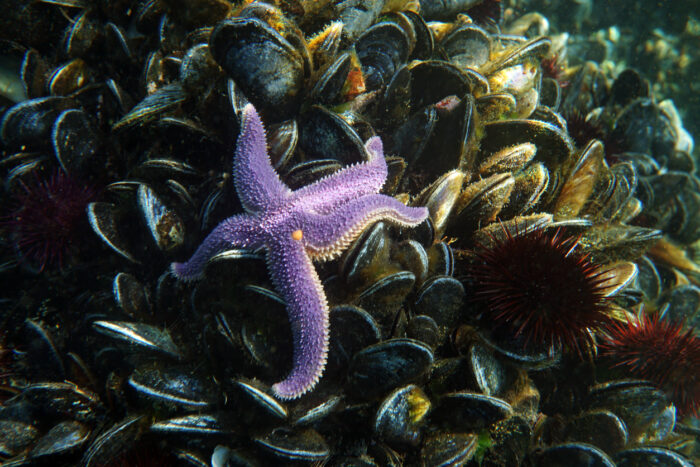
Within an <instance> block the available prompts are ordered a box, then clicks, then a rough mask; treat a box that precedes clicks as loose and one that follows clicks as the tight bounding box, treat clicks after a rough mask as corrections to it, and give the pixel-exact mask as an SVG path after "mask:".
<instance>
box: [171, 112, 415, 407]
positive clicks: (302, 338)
mask: <svg viewBox="0 0 700 467" xmlns="http://www.w3.org/2000/svg"><path fill="white" fill-rule="evenodd" d="M365 148H366V150H367V154H368V156H369V160H368V161H367V162H362V163H359V164H355V165H352V166H350V167H346V168H344V169H343V170H340V171H338V172H336V173H335V174H333V175H331V176H329V177H326V178H324V179H322V180H319V181H317V182H316V183H313V184H311V185H308V186H305V187H303V188H300V189H299V190H297V191H292V190H290V189H289V187H287V186H286V185H285V184H284V183H282V181H281V180H280V179H279V177H278V175H277V173H276V172H275V170H274V168H273V167H272V164H271V163H270V158H269V156H268V154H267V146H266V140H265V129H264V128H263V125H262V122H261V121H260V117H259V116H258V114H257V112H256V111H255V108H253V106H252V105H250V104H249V105H247V106H246V108H245V109H244V111H243V122H242V130H241V134H240V136H239V138H238V146H237V147H236V154H235V158H234V163H233V177H234V184H235V187H236V191H237V192H238V196H239V197H240V199H241V202H242V204H243V207H244V208H245V210H246V211H247V213H246V214H239V215H235V216H232V217H229V218H228V219H226V220H225V221H223V222H221V223H220V224H219V225H218V226H217V227H216V228H215V229H214V230H213V231H212V232H211V233H210V234H209V235H208V236H207V238H206V239H205V240H204V242H202V244H201V245H200V246H199V248H198V249H197V251H196V252H195V253H194V255H193V256H192V257H191V258H190V260H189V261H187V262H186V263H173V264H172V266H171V269H172V272H173V273H174V274H175V276H176V277H178V278H179V279H182V280H193V279H197V278H199V277H201V276H202V275H203V273H204V268H205V267H206V264H207V262H208V261H209V259H210V258H211V257H212V256H214V255H216V254H218V253H220V252H222V251H225V250H227V249H231V248H251V249H257V248H261V247H263V248H265V249H266V250H267V265H268V269H269V271H270V276H271V277H272V282H273V284H274V286H275V288H276V289H277V291H278V292H279V293H280V295H281V296H282V298H283V299H284V300H285V301H286V303H287V313H288V315H289V322H290V325H291V327H292V336H293V338H294V357H293V366H292V371H291V373H290V374H289V376H287V378H286V379H285V380H284V381H281V382H279V383H277V384H275V385H273V386H272V389H273V391H274V392H275V395H276V396H277V397H279V398H282V399H294V398H297V397H299V396H301V395H302V394H304V393H306V392H307V391H309V390H311V389H312V388H313V387H314V386H315V385H316V383H317V382H318V380H319V378H320V377H321V375H322V374H323V370H324V368H325V365H326V359H327V356H328V335H329V329H328V326H329V325H328V303H327V302H326V295H325V293H324V291H323V287H322V286H321V281H320V280H319V278H318V274H317V273H316V270H315V269H314V267H313V264H312V263H311V260H312V259H314V260H320V261H323V260H328V259H331V258H334V257H336V256H338V255H340V254H341V253H342V252H343V250H344V249H345V248H347V246H348V245H349V244H350V243H351V242H352V241H353V240H354V239H355V238H357V236H358V235H359V234H360V233H361V232H362V231H363V230H364V229H365V228H366V227H367V226H368V225H370V224H372V223H374V222H377V221H380V220H384V221H389V222H392V223H394V224H397V225H401V226H407V227H410V226H415V225H418V224H419V223H421V222H423V221H424V220H425V219H426V217H427V216H428V210H427V209H426V208H413V207H408V206H405V205H404V204H402V203H400V202H399V201H397V200H395V199H394V198H392V197H390V196H386V195H381V194H378V192H379V190H380V189H381V187H382V185H383V184H384V182H385V180H386V177H387V167H386V161H385V160H384V154H383V151H382V142H381V140H380V139H379V138H378V137H374V138H370V139H369V140H368V141H367V143H366V145H365Z"/></svg>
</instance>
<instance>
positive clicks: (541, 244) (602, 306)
mask: <svg viewBox="0 0 700 467" xmlns="http://www.w3.org/2000/svg"><path fill="white" fill-rule="evenodd" d="M504 233H505V237H504V238H503V239H502V240H498V239H492V243H493V244H492V245H491V246H488V247H486V246H480V248H479V249H478V251H477V257H478V261H477V263H476V264H475V265H474V267H473V269H472V271H471V276H472V278H473V280H474V283H475V299H476V301H477V302H479V303H482V304H483V305H485V308H486V309H487V313H488V316H489V317H490V318H491V319H492V321H493V322H494V323H495V324H496V326H497V327H498V328H502V327H505V328H508V329H509V330H510V331H511V334H513V335H514V337H518V336H521V335H522V337H523V338H524V340H525V343H526V345H529V344H535V345H538V346H539V345H544V346H547V347H552V346H560V345H564V346H566V347H568V348H570V349H576V351H577V352H579V353H580V352H581V344H582V343H586V344H588V343H590V340H591V338H590V334H589V329H594V328H598V327H600V326H601V325H602V324H604V323H607V322H608V321H609V317H608V315H607V313H606V310H607V297H606V287H605V283H606V281H607V279H605V278H604V272H603V271H601V270H600V268H599V267H598V266H597V265H596V264H594V263H592V262H591V261H590V260H589V259H588V256H587V255H581V254H578V253H577V252H575V251H574V250H575V248H576V245H577V244H578V239H577V238H574V237H564V236H563V235H562V232H561V230H557V231H555V232H554V233H553V234H549V233H546V232H545V231H544V230H543V229H540V230H534V231H532V232H527V233H522V234H521V233H515V234H513V233H511V232H509V231H508V230H507V229H505V228H504Z"/></svg>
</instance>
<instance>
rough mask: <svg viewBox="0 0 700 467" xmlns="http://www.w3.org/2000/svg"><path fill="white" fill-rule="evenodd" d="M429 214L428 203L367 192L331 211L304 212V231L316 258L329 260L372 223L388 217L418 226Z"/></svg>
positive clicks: (398, 222) (311, 252)
mask: <svg viewBox="0 0 700 467" xmlns="http://www.w3.org/2000/svg"><path fill="white" fill-rule="evenodd" d="M427 217H428V209H427V208H425V207H409V206H406V205H405V204H403V203H401V202H400V201H398V200H396V199H394V198H392V197H391V196H386V195H381V194H374V195H366V196H362V197H360V198H357V199H355V200H353V201H351V202H349V203H347V204H345V205H343V206H341V207H339V208H337V209H336V210H335V211H333V212H332V213H330V214H325V215H321V214H315V213H306V214H304V218H303V221H302V226H303V227H302V235H303V239H304V244H305V246H306V248H307V250H308V252H309V254H311V257H312V258H313V259H317V260H328V259H332V258H335V257H337V256H338V255H340V253H342V252H343V250H345V249H346V248H347V247H348V246H349V245H350V243H352V242H353V240H355V239H356V238H357V237H358V236H359V235H360V233H361V232H362V231H363V230H364V229H365V228H366V227H367V226H369V225H370V224H373V223H375V222H377V221H388V222H390V223H393V224H396V225H399V226H404V227H414V226H416V225H418V224H420V223H421V222H423V221H424V220H425V219H426V218H427Z"/></svg>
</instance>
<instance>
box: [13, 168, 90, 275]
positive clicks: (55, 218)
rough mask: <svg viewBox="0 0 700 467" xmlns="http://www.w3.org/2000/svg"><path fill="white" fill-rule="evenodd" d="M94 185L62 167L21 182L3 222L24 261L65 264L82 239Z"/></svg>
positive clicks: (38, 263) (39, 263) (42, 267)
mask: <svg viewBox="0 0 700 467" xmlns="http://www.w3.org/2000/svg"><path fill="white" fill-rule="evenodd" d="M94 196H95V191H94V190H93V189H92V187H90V186H88V185H86V184H84V183H81V182H79V181H78V180H76V179H74V178H72V177H70V176H68V175H66V174H65V173H64V172H62V171H60V170H59V171H56V172H54V173H53V174H52V175H51V176H50V177H48V178H45V179H42V178H40V177H39V176H38V175H37V176H35V177H33V178H31V179H30V180H29V181H27V182H20V186H19V189H18V190H17V191H16V193H15V195H14V200H13V201H14V202H11V208H10V209H11V211H10V212H9V214H7V215H5V216H4V218H3V219H2V222H1V224H2V226H3V227H4V229H6V230H7V231H9V234H10V238H11V240H12V241H13V243H14V245H15V246H16V248H17V250H18V251H19V254H20V257H21V258H22V260H24V261H30V262H31V263H34V264H35V265H36V266H37V267H38V269H39V270H40V271H41V270H43V269H44V268H46V267H47V266H58V267H62V266H63V263H64V261H65V259H66V256H67V255H68V254H69V253H70V252H71V251H72V250H74V249H75V248H76V245H77V244H78V243H79V240H80V238H79V233H80V232H81V227H84V226H86V225H87V222H86V221H87V216H86V214H85V208H86V207H87V204H88V203H89V202H90V201H91V200H92V199H93V198H94Z"/></svg>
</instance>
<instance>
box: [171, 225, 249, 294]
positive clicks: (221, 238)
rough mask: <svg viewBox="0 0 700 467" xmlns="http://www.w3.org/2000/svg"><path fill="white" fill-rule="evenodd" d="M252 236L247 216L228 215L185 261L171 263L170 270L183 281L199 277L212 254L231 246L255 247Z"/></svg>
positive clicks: (214, 254)
mask: <svg viewBox="0 0 700 467" xmlns="http://www.w3.org/2000/svg"><path fill="white" fill-rule="evenodd" d="M252 238H253V230H252V225H251V222H250V219H249V218H248V217H247V216H242V215H238V216H233V217H229V218H228V219H226V220H225V221H223V222H222V223H220V224H219V225H217V226H216V228H215V229H214V230H212V232H211V233H210V234H209V235H208V236H207V238H205V239H204V241H203V242H202V244H201V245H199V248H197V251H195V252H194V254H193V255H192V257H191V258H190V259H189V260H188V261H187V262H186V263H172V264H171V265H170V271H171V272H172V273H173V274H174V275H175V277H177V278H178V279H180V280H183V281H193V280H197V279H200V278H201V277H202V275H203V274H204V268H205V267H206V266H207V262H208V261H209V260H210V259H211V258H212V257H213V256H216V255H217V254H219V253H221V252H222V251H226V250H228V249H231V248H250V247H255V246H256V245H254V242H251V239H252Z"/></svg>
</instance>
